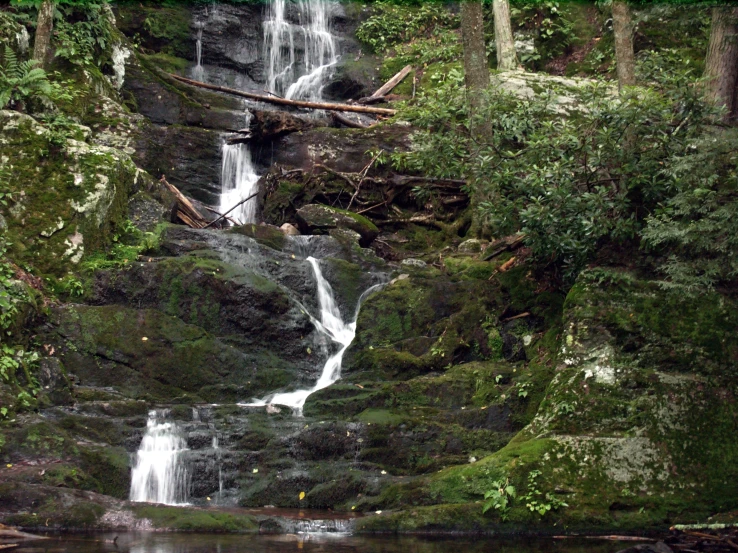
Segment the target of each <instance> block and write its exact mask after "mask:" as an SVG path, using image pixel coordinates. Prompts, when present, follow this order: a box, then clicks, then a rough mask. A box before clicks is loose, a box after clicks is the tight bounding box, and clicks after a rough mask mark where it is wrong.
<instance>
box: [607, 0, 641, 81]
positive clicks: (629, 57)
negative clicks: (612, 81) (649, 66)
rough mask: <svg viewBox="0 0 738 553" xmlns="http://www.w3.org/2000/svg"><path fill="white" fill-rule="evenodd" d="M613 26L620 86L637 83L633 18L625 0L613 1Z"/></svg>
mask: <svg viewBox="0 0 738 553" xmlns="http://www.w3.org/2000/svg"><path fill="white" fill-rule="evenodd" d="M612 28H613V31H614V33H615V63H616V66H617V71H618V88H619V89H620V90H623V87H625V86H633V85H635V84H636V78H635V54H634V53H633V20H632V18H631V15H630V8H629V7H628V4H627V3H625V2H624V1H623V0H614V1H613V3H612Z"/></svg>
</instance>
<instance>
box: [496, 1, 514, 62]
mask: <svg viewBox="0 0 738 553" xmlns="http://www.w3.org/2000/svg"><path fill="white" fill-rule="evenodd" d="M492 7H493V8H494V12H495V44H496V45H497V69H499V70H500V71H513V70H515V69H517V68H518V67H519V64H518V54H517V52H515V39H514V38H513V32H512V23H511V22H510V4H509V2H508V0H494V1H493V2H492Z"/></svg>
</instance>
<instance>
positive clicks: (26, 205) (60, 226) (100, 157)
mask: <svg viewBox="0 0 738 553" xmlns="http://www.w3.org/2000/svg"><path fill="white" fill-rule="evenodd" d="M0 133H2V136H3V140H2V141H0V174H2V180H3V182H4V183H6V184H7V188H6V190H4V192H6V193H7V194H9V197H8V198H7V201H6V202H4V203H3V205H0V214H1V215H2V217H3V219H4V220H5V221H6V224H7V230H6V235H7V236H8V238H9V242H11V243H12V249H11V254H12V256H13V258H14V259H15V260H16V261H17V262H23V263H28V264H29V265H33V266H34V267H36V268H37V269H38V270H39V271H40V272H42V273H48V274H55V275H61V274H64V273H66V271H67V270H68V269H69V267H70V266H71V265H74V264H76V263H79V261H80V260H81V259H82V257H83V255H84V254H85V252H88V251H94V250H95V249H96V248H99V247H101V246H103V245H105V244H106V243H107V242H108V241H109V240H110V239H111V238H112V236H113V234H114V232H115V230H116V229H117V227H118V225H119V224H120V223H121V222H122V221H123V220H124V219H125V217H126V214H127V202H128V196H129V194H130V192H131V191H132V190H133V189H134V188H135V187H136V185H137V182H138V180H139V179H140V178H142V176H143V175H142V172H141V171H140V170H139V169H137V168H136V166H135V165H134V163H133V162H132V161H131V159H130V157H129V156H128V155H127V154H126V153H124V152H123V151H121V150H117V149H114V148H109V147H106V146H100V145H97V144H93V143H91V142H92V141H90V131H89V129H88V128H86V127H83V126H75V125H72V126H71V127H70V129H69V130H68V131H67V132H63V131H58V130H53V129H51V128H49V127H46V126H44V125H42V124H41V123H39V122H38V121H36V120H35V119H33V118H32V117H30V116H28V115H24V114H22V113H19V112H15V111H1V112H0ZM88 141H89V142H88Z"/></svg>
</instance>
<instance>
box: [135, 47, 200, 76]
mask: <svg viewBox="0 0 738 553" xmlns="http://www.w3.org/2000/svg"><path fill="white" fill-rule="evenodd" d="M146 59H147V61H149V62H150V63H152V64H154V65H156V66H157V67H158V68H160V69H161V70H162V71H166V72H167V73H177V74H180V75H181V74H183V73H184V71H185V69H187V66H188V65H189V64H190V62H189V61H187V60H186V59H184V58H178V57H176V56H171V55H169V54H164V53H161V52H159V53H156V54H151V55H149V56H146Z"/></svg>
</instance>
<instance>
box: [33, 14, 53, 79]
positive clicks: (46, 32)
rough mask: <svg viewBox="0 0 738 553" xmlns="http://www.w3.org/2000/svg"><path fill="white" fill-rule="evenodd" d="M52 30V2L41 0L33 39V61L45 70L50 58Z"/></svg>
mask: <svg viewBox="0 0 738 553" xmlns="http://www.w3.org/2000/svg"><path fill="white" fill-rule="evenodd" d="M53 30H54V2H53V0H43V1H42V2H41V5H40V6H39V8H38V19H37V20H36V36H35V38H34V39H33V59H35V60H36V61H38V62H39V65H40V67H44V68H46V67H47V66H48V62H49V61H50V57H51V52H50V51H51V33H52V31H53Z"/></svg>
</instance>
